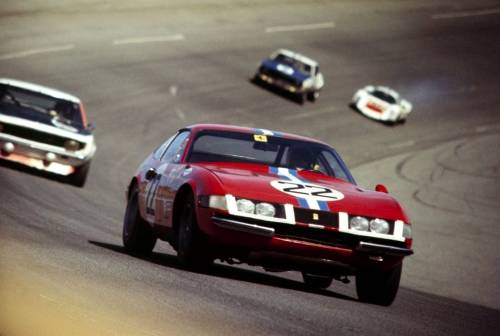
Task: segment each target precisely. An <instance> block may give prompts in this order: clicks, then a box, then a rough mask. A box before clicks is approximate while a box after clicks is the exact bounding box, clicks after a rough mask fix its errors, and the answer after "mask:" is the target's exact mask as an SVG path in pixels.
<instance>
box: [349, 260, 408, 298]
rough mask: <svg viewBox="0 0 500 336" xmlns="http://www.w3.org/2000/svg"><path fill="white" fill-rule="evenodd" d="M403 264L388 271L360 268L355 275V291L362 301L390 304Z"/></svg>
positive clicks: (397, 287)
mask: <svg viewBox="0 0 500 336" xmlns="http://www.w3.org/2000/svg"><path fill="white" fill-rule="evenodd" d="M402 268H403V264H399V265H398V266H396V267H394V268H393V269H390V270H388V271H375V270H371V271H368V270H362V271H360V272H358V274H357V275H356V291H357V293H358V297H359V299H360V300H361V301H363V302H369V303H374V304H377V305H381V306H390V305H391V304H392V302H393V301H394V299H395V298H396V294H397V293H398V289H399V281H400V279H401V270H402Z"/></svg>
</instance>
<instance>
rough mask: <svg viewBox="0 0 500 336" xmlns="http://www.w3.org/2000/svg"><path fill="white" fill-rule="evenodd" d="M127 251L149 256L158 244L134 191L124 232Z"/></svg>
mask: <svg viewBox="0 0 500 336" xmlns="http://www.w3.org/2000/svg"><path fill="white" fill-rule="evenodd" d="M122 240H123V246H124V247H125V251H127V252H128V253H130V254H133V255H149V254H151V251H153V248H154V247H155V244H156V235H155V234H154V232H153V229H152V228H151V226H149V224H148V223H147V222H146V221H145V220H144V219H142V217H141V214H140V212H139V204H138V192H137V189H134V190H132V192H131V194H130V198H129V200H128V203H127V209H126V210H125V217H124V219H123V232H122Z"/></svg>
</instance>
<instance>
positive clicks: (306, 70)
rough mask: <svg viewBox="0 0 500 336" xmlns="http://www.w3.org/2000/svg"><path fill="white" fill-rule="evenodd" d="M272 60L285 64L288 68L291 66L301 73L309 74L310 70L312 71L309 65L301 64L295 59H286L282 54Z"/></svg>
mask: <svg viewBox="0 0 500 336" xmlns="http://www.w3.org/2000/svg"><path fill="white" fill-rule="evenodd" d="M274 60H275V61H278V62H280V63H283V64H286V65H289V66H291V67H293V68H295V69H297V70H299V71H301V72H304V73H307V74H310V73H311V70H312V67H311V66H310V65H309V64H305V63H302V62H300V61H299V60H297V59H295V58H291V57H288V56H286V55H283V54H278V55H276V57H275V58H274Z"/></svg>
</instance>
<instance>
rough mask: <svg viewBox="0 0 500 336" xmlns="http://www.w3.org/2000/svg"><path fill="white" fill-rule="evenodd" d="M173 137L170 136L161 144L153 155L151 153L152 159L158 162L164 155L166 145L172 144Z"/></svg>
mask: <svg viewBox="0 0 500 336" xmlns="http://www.w3.org/2000/svg"><path fill="white" fill-rule="evenodd" d="M174 137H175V135H172V136H171V137H170V138H168V140H167V141H165V142H164V143H162V144H161V145H160V147H158V148H156V149H155V151H154V153H153V157H154V158H155V159H156V160H159V159H160V158H161V156H162V154H163V153H165V150H166V149H167V147H168V145H170V143H171V142H172V140H173V138H174Z"/></svg>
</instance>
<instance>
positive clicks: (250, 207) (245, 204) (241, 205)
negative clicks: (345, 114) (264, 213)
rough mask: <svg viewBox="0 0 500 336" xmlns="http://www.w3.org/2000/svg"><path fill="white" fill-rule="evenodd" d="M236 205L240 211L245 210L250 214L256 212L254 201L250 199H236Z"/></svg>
mask: <svg viewBox="0 0 500 336" xmlns="http://www.w3.org/2000/svg"><path fill="white" fill-rule="evenodd" d="M236 207H237V208H238V211H240V212H245V213H249V214H253V213H255V204H254V203H253V202H252V201H249V200H247V199H244V198H242V199H239V200H237V201H236Z"/></svg>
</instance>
